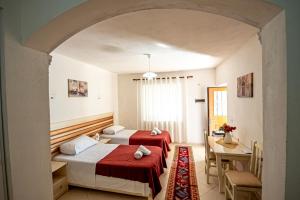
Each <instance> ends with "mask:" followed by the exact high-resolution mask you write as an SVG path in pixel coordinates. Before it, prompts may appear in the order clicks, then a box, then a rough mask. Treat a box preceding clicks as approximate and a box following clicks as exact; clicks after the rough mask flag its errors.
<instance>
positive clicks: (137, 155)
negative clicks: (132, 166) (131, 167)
mask: <svg viewBox="0 0 300 200" xmlns="http://www.w3.org/2000/svg"><path fill="white" fill-rule="evenodd" d="M142 157H143V152H142V151H140V150H139V149H138V150H137V151H136V152H135V153H134V158H135V159H137V160H140V159H141V158H142Z"/></svg>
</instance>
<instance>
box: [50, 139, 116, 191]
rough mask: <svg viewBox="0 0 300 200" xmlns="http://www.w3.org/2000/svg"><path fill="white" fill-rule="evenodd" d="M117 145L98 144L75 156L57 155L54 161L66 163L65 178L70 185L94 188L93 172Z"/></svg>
mask: <svg viewBox="0 0 300 200" xmlns="http://www.w3.org/2000/svg"><path fill="white" fill-rule="evenodd" d="M118 146H119V145H118V144H109V145H105V144H102V143H98V144H96V145H94V146H92V147H90V148H88V149H87V150H85V151H83V152H81V153H80V154H77V155H65V154H59V155H57V156H55V157H54V160H56V161H64V162H67V163H68V165H67V177H68V182H69V183H70V184H75V185H76V184H81V185H84V186H88V187H95V170H96V164H97V162H98V161H99V160H101V159H102V158H104V157H105V156H106V155H107V154H109V153H110V152H112V151H113V150H114V149H115V148H117V147H118Z"/></svg>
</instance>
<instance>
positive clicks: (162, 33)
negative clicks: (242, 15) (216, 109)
mask: <svg viewBox="0 0 300 200" xmlns="http://www.w3.org/2000/svg"><path fill="white" fill-rule="evenodd" d="M257 32H258V29H257V28H255V27H252V26H250V25H247V24H244V23H241V22H239V21H236V20H233V19H230V18H226V17H223V16H219V15H215V14H210V13H206V12H200V11H191V10H177V9H176V10H174V9H172V10H166V9H155V10H145V11H139V12H134V13H129V14H125V15H121V16H117V17H114V18H111V19H108V20H106V21H103V22H100V23H97V24H95V25H93V26H91V27H88V28H87V29H85V30H83V31H81V32H79V33H77V34H76V35H74V36H73V37H71V38H70V39H68V40H67V41H65V42H64V43H63V44H61V45H60V46H59V47H58V48H56V49H55V50H54V52H53V53H59V54H62V55H65V56H68V57H71V58H74V59H76V60H80V61H83V62H86V63H89V64H93V65H97V66H99V67H101V68H104V69H107V70H109V71H112V72H116V73H141V72H145V71H147V70H148V60H147V57H146V56H145V55H144V54H145V53H150V54H151V71H155V72H167V71H183V70H193V69H204V68H214V67H216V66H217V65H218V64H220V63H221V62H222V61H224V59H226V58H228V57H229V56H230V55H232V54H233V53H234V52H236V51H237V50H238V49H239V48H240V47H241V46H242V45H243V44H244V43H245V42H247V41H248V40H249V39H250V38H251V37H253V36H254V35H255V34H256V33H257Z"/></svg>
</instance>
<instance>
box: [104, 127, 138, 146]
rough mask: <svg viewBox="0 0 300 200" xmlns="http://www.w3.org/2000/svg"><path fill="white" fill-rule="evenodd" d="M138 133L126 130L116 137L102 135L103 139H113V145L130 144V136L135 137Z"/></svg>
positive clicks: (115, 135)
mask: <svg viewBox="0 0 300 200" xmlns="http://www.w3.org/2000/svg"><path fill="white" fill-rule="evenodd" d="M136 131H137V130H127V129H124V130H122V131H120V132H118V133H116V134H114V135H106V134H102V135H101V138H109V139H111V141H110V143H112V144H129V138H130V136H131V135H133V134H134V133H135V132H136Z"/></svg>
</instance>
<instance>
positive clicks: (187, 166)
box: [165, 146, 200, 200]
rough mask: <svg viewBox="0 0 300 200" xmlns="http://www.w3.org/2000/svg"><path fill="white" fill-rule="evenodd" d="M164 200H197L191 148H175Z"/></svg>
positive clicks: (197, 194)
mask: <svg viewBox="0 0 300 200" xmlns="http://www.w3.org/2000/svg"><path fill="white" fill-rule="evenodd" d="M165 199H166V200H199V199H200V197H199V192H198V186H197V177H196V171H195V162H194V158H193V151H192V147H191V146H176V147H175V153H174V158H173V163H172V167H171V169H170V175H169V180H168V186H167V191H166V198H165Z"/></svg>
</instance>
